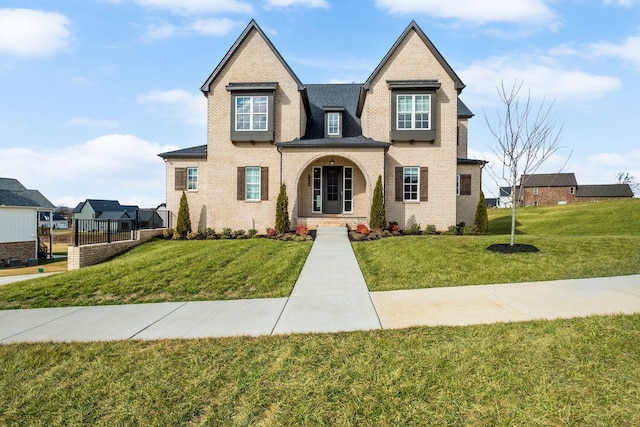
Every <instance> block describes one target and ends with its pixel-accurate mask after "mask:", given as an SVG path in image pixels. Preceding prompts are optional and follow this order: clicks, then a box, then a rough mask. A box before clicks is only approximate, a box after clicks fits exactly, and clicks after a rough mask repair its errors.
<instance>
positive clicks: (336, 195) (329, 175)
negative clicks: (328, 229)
mask: <svg viewBox="0 0 640 427" xmlns="http://www.w3.org/2000/svg"><path fill="white" fill-rule="evenodd" d="M322 172H323V173H322V175H323V177H324V179H323V181H324V182H323V183H322V186H323V187H324V188H323V189H324V191H323V194H324V197H323V199H324V200H323V202H324V203H323V204H322V205H323V206H324V210H323V212H324V213H326V214H339V213H342V166H325V167H324V168H323V171H322Z"/></svg>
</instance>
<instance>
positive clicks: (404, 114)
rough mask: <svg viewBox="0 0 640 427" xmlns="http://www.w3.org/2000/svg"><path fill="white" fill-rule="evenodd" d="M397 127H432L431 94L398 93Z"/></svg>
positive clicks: (425, 128)
mask: <svg viewBox="0 0 640 427" xmlns="http://www.w3.org/2000/svg"><path fill="white" fill-rule="evenodd" d="M396 129H398V130H406V129H420V130H429V129H431V95H428V94H423V95H397V96H396Z"/></svg>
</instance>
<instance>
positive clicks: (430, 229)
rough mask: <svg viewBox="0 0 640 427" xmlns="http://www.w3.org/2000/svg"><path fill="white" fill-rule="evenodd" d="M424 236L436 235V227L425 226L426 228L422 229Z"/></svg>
mask: <svg viewBox="0 0 640 427" xmlns="http://www.w3.org/2000/svg"><path fill="white" fill-rule="evenodd" d="M424 234H438V231H437V230H436V226H435V225H433V224H429V225H427V227H426V228H425V229H424Z"/></svg>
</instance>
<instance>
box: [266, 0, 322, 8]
mask: <svg viewBox="0 0 640 427" xmlns="http://www.w3.org/2000/svg"><path fill="white" fill-rule="evenodd" d="M296 5H300V6H307V7H323V8H328V7H329V4H328V3H327V2H326V1H325V0H266V6H267V7H289V6H296Z"/></svg>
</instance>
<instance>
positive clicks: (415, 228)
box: [404, 222, 422, 235]
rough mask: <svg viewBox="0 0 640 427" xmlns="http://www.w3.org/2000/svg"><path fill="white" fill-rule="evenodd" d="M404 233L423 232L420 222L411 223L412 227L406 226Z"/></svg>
mask: <svg viewBox="0 0 640 427" xmlns="http://www.w3.org/2000/svg"><path fill="white" fill-rule="evenodd" d="M404 234H412V235H418V234H422V231H420V224H418V223H416V222H414V223H413V224H411V227H409V228H406V229H405V230H404Z"/></svg>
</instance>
